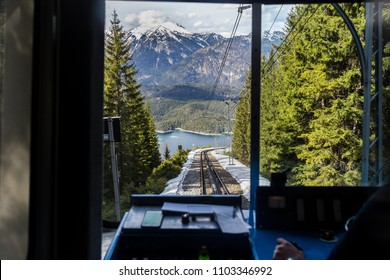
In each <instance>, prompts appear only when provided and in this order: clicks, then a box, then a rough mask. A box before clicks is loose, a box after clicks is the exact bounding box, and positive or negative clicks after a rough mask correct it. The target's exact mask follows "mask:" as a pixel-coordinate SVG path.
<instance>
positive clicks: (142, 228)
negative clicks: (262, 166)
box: [105, 195, 255, 260]
mask: <svg viewBox="0 0 390 280" xmlns="http://www.w3.org/2000/svg"><path fill="white" fill-rule="evenodd" d="M131 203H132V206H131V208H130V210H129V211H128V212H127V213H126V215H125V217H124V218H123V220H122V222H121V225H120V227H119V228H118V231H117V235H116V238H114V241H113V242H112V244H111V246H110V248H109V250H108V251H107V254H106V256H105V259H130V260H132V259H134V260H135V259H141V260H144V259H148V260H151V259H182V260H199V259H203V260H206V259H255V255H254V252H253V251H252V243H251V239H250V234H249V229H248V225H247V224H246V223H245V221H244V217H243V214H242V210H241V197H240V196H238V195H237V196H235V195H233V196H231V195H229V196H223V195H213V196H177V195H175V196H164V195H133V196H132V197H131Z"/></svg>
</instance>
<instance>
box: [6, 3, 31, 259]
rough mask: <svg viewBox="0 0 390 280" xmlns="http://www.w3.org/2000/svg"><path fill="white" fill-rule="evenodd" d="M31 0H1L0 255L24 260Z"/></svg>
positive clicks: (26, 206)
mask: <svg viewBox="0 0 390 280" xmlns="http://www.w3.org/2000/svg"><path fill="white" fill-rule="evenodd" d="M33 2H34V1H25V0H17V1H14V0H1V1H0V236H1V237H2V238H1V239H0V248H1V250H0V259H25V258H26V256H27V240H28V214H29V211H28V207H29V180H30V132H31V131H30V129H31V121H30V119H31V115H30V113H31V75H32V73H31V69H32V28H33Z"/></svg>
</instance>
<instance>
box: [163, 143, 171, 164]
mask: <svg viewBox="0 0 390 280" xmlns="http://www.w3.org/2000/svg"><path fill="white" fill-rule="evenodd" d="M164 159H165V160H169V159H171V155H170V152H169V148H168V144H165V152H164Z"/></svg>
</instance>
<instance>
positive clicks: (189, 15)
mask: <svg viewBox="0 0 390 280" xmlns="http://www.w3.org/2000/svg"><path fill="white" fill-rule="evenodd" d="M187 16H188V18H193V17H196V16H197V14H196V13H189V14H188V15H187Z"/></svg>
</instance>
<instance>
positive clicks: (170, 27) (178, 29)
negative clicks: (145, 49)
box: [130, 21, 192, 40]
mask: <svg viewBox="0 0 390 280" xmlns="http://www.w3.org/2000/svg"><path fill="white" fill-rule="evenodd" d="M156 31H163V32H167V31H168V32H174V33H182V34H192V33H191V32H190V31H188V30H187V29H185V28H184V27H183V26H182V25H180V24H177V23H174V22H170V21H167V22H163V23H156V24H145V25H141V26H138V27H136V28H133V29H131V30H130V32H131V34H132V35H134V36H135V37H136V38H137V40H139V39H140V38H141V37H142V35H144V34H149V33H154V32H156Z"/></svg>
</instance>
